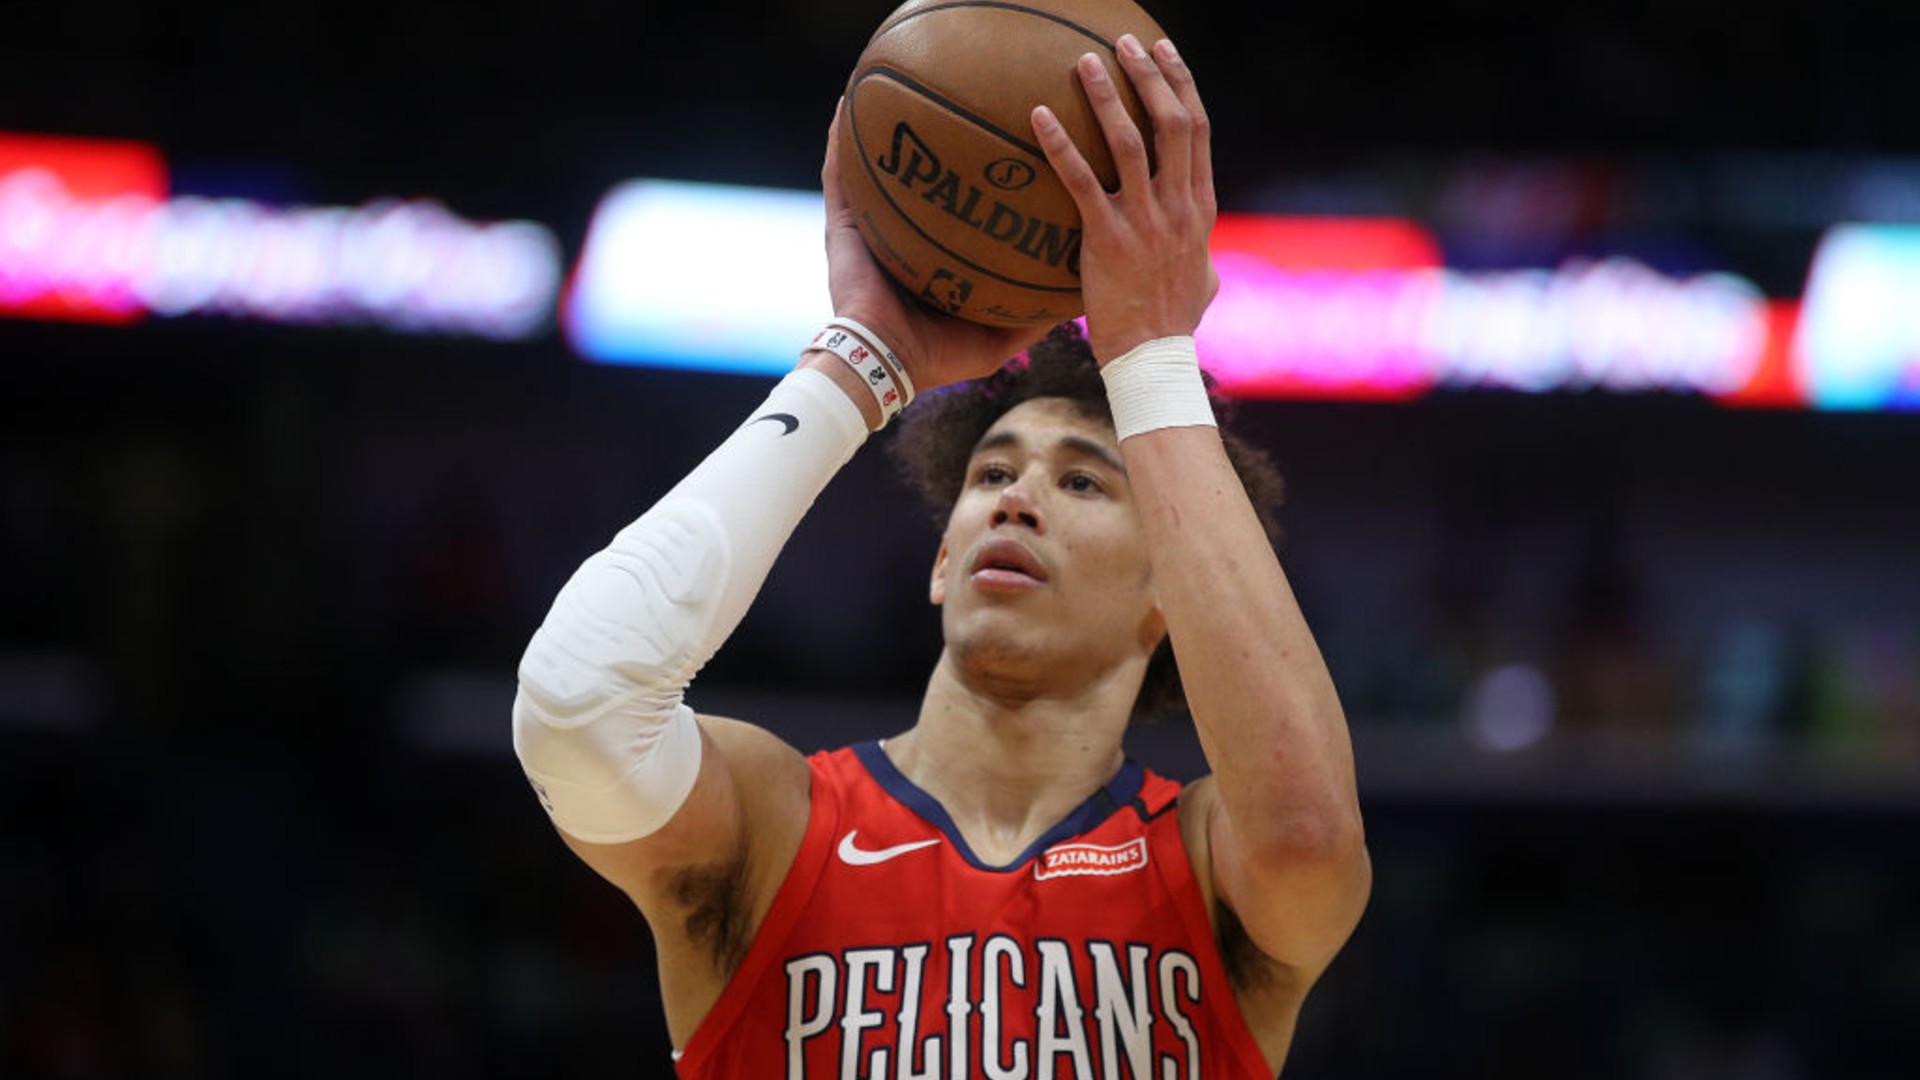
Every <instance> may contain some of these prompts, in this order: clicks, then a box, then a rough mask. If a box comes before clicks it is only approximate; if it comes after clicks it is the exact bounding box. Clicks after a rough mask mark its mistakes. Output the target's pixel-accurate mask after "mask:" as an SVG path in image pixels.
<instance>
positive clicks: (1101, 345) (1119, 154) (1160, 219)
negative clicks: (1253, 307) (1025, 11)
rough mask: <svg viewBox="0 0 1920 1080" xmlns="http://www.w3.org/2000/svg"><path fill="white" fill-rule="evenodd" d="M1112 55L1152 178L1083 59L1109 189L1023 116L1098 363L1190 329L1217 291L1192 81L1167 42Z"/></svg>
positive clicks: (1208, 167) (1206, 160)
mask: <svg viewBox="0 0 1920 1080" xmlns="http://www.w3.org/2000/svg"><path fill="white" fill-rule="evenodd" d="M1114 51H1115V52H1116V53H1117V54H1118V55H1119V57H1120V66H1121V67H1122V68H1123V69H1124V70H1125V71H1126V73H1127V77H1128V78H1129V79H1130V80H1131V81H1132V82H1133V88H1134V91H1135V92H1136V93H1138V94H1139V95H1140V101H1141V104H1142V105H1144V106H1145V107H1146V111H1147V116H1148V118H1149V119H1151V120H1152V121H1153V143H1154V157H1155V158H1156V159H1157V160H1158V163H1159V168H1158V171H1155V170H1154V169H1153V167H1152V166H1151V165H1150V164H1149V160H1148V155H1147V145H1146V140H1145V138H1144V137H1143V136H1142V135H1141V133H1140V128H1139V126H1138V125H1136V124H1135V123H1134V122H1133V118H1132V117H1131V116H1129V115H1127V110H1126V107H1125V106H1124V105H1123V104H1122V103H1121V100H1120V91H1119V88H1118V87H1117V86H1115V85H1114V82H1113V80H1112V78H1111V77H1110V76H1109V74H1108V72H1107V69H1106V66H1105V65H1104V64H1102V63H1101V62H1100V60H1099V58H1098V57H1096V56H1094V55H1093V54H1092V53H1088V54H1086V55H1084V56H1082V57H1081V58H1080V63H1079V67H1078V69H1077V70H1078V73H1079V76H1080V85H1081V87H1082V88H1083V89H1084V90H1085V91H1086V95H1087V100H1088V101H1089V102H1091V103H1092V105H1093V111H1094V115H1096V116H1098V117H1099V118H1100V127H1101V130H1102V131H1103V132H1105V134H1106V138H1107V146H1108V148H1109V149H1111V150H1112V152H1113V160H1114V165H1115V167H1116V168H1117V169H1118V170H1119V174H1120V190H1119V191H1116V192H1113V193H1111V194H1109V193H1108V192H1107V191H1106V190H1105V189H1104V188H1102V187H1101V186H1100V180H1099V178H1098V177H1096V176H1095V175H1094V172H1093V169H1092V168H1091V167H1090V166H1088V165H1087V159H1086V158H1085V157H1083V156H1082V155H1081V153H1080V150H1079V148H1078V147H1076V146H1074V145H1073V140H1072V139H1071V138H1070V137H1068V135H1067V132H1066V129H1065V128H1063V127H1061V126H1060V121H1059V120H1058V118H1056V117H1055V116H1054V114H1053V112H1052V110H1050V109H1048V108H1047V107H1046V106H1044V105H1042V106H1039V107H1037V108H1035V109H1034V110H1033V131H1034V135H1035V136H1036V137H1037V138H1038V139H1039V141H1040V147H1041V149H1042V150H1045V151H1046V154H1047V160H1048V161H1049V162H1051V163H1052V165H1053V168H1054V171H1055V172H1057V173H1059V174H1060V179H1061V182H1062V183H1064V184H1065V185H1066V188H1067V192H1068V193H1069V194H1071V195H1072V196H1073V201H1074V203H1075V205H1077V206H1078V207H1079V208H1080V218H1081V228H1082V230H1083V231H1082V234H1081V248H1080V286H1081V289H1082V292H1083V295H1084V296H1085V298H1086V302H1087V340H1088V343H1089V344H1091V345H1092V346H1093V355H1094V356H1095V357H1097V358H1098V359H1099V360H1100V362H1101V363H1103V364H1104V363H1106V362H1107V361H1109V360H1112V359H1114V358H1116V357H1118V356H1120V355H1122V354H1123V353H1125V352H1126V351H1127V350H1129V349H1131V348H1133V347H1134V346H1135V345H1138V344H1140V343H1141V342H1143V341H1151V340H1153V339H1154V338H1162V337H1172V336H1175V335H1179V334H1191V333H1193V331H1194V328H1195V327H1197V326H1199V325H1200V316H1201V315H1203V314H1205V313H1206V310H1207V305H1208V304H1210V303H1212V302H1213V295H1214V293H1215V292H1217V291H1219V288H1220V279H1219V277H1218V276H1217V275H1216V274H1215V273H1214V270H1213V263H1212V260H1211V258H1210V257H1209V256H1208V254H1207V238H1208V237H1209V236H1210V235H1211V234H1212V232H1213V222H1214V218H1215V217H1216V216H1217V214H1218V207H1217V206H1216V204H1215V202H1214V194H1213V144H1212V135H1211V132H1210V130H1209V128H1208V124H1207V112H1206V109H1205V107H1203V106H1202V105H1201V103H1200V92H1199V90H1198V89H1197V88H1195V86H1194V82H1193V73H1192V72H1191V71H1189V70H1188V69H1187V66H1186V64H1185V63H1184V62H1183V61H1182V60H1181V59H1180V56H1179V54H1178V53H1176V52H1175V51H1174V48H1173V43H1172V42H1169V41H1161V42H1159V43H1158V44H1157V45H1155V46H1154V47H1153V49H1152V51H1151V52H1148V51H1147V50H1146V49H1145V48H1143V47H1142V45H1141V43H1140V42H1139V41H1138V40H1137V39H1135V38H1134V37H1133V35H1131V34H1122V35H1121V36H1120V40H1119V41H1117V42H1116V43H1115V45H1114Z"/></svg>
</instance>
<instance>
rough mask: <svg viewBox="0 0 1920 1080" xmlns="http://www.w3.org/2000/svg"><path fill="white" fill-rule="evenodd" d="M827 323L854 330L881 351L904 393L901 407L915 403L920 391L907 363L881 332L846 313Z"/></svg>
mask: <svg viewBox="0 0 1920 1080" xmlns="http://www.w3.org/2000/svg"><path fill="white" fill-rule="evenodd" d="M827 325H828V326H829V327H834V326H837V327H839V328H840V329H842V330H850V331H852V332H853V334H854V336H855V337H858V338H859V339H860V340H862V341H864V342H866V343H867V347H868V348H870V349H872V350H873V351H874V352H877V353H879V354H880V359H881V360H883V361H885V362H886V365H887V367H888V369H889V370H890V372H891V373H892V375H893V379H894V382H895V384H896V385H898V386H899V387H900V392H901V394H902V395H904V400H902V401H901V403H900V407H901V408H903V409H904V408H906V407H907V406H908V405H911V404H913V399H914V398H916V397H918V396H919V393H918V391H916V390H915V389H914V387H913V379H912V378H911V377H910V376H908V374H907V365H905V364H903V363H901V362H900V357H899V356H898V355H896V354H895V353H894V351H893V350H892V349H890V348H888V347H887V343H886V342H884V341H881V340H880V335H879V334H876V333H874V332H873V331H871V330H869V329H867V328H866V327H865V326H863V325H861V324H860V323H857V322H854V321H853V320H852V319H849V318H847V317H846V316H844V315H835V316H834V317H833V318H831V319H828V320H827Z"/></svg>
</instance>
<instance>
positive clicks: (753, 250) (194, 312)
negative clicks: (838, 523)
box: [0, 133, 1920, 410]
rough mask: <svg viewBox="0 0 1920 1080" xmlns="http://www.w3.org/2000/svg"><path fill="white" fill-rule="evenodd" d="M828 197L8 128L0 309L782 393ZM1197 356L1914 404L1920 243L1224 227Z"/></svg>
mask: <svg viewBox="0 0 1920 1080" xmlns="http://www.w3.org/2000/svg"><path fill="white" fill-rule="evenodd" d="M822 228H823V218H822V213H821V207H820V200H819V195H818V193H817V192H805V191H780V190H770V189H763V188H748V187H734V186H723V185H713V184H696V183H685V182H674V181H664V180H633V181H627V182H624V183H620V184H618V185H616V186H615V187H614V188H613V189H612V190H610V191H609V192H608V193H607V194H606V195H605V196H604V197H603V198H602V199H601V201H600V203H599V205H598V207H597V208H596V210H595V211H594V213H593V216H592V220H591V224H590V225H589V227H588V231H587V234H586V236H585V237H584V238H582V239H581V241H580V243H579V253H578V258H577V260H576V262H575V265H574V267H573V269H572V273H571V275H570V278H569V279H568V280H567V281H566V284H565V287H564V288H563V285H562V281H563V265H564V259H563V256H562V243H561V241H560V239H559V238H558V237H556V236H555V235H554V233H553V232H552V230H550V229H549V228H547V227H546V226H544V225H541V224H538V223H536V222H533V221H529V220H513V221H494V222H476V221H469V220H467V219H465V218H462V217H460V216H459V215H457V214H455V213H454V212H452V211H451V210H449V209H447V208H446V207H445V206H443V205H441V204H440V203H439V202H437V201H434V200H430V199H394V198H375V199H371V200H369V201H367V202H364V203H362V204H360V205H357V206H279V205H271V204H267V203H263V202H259V201H254V200H245V199H232V198H220V199H215V198H205V197H199V196H194V195H179V194H175V193H173V192H171V191H170V190H169V178H168V169H167V165H166V162H165V160H164V158H163V157H162V155H161V154H160V152H159V151H158V149H156V148H154V147H151V146H148V145H146V144H142V143H137V142H125V141H110V140H92V139H85V140H83V139H73V138H62V137H53V136H25V135H7V134H4V133H0V315H4V316H12V317H17V318H34V319H54V320H63V321H90V322H102V323H111V324H129V323H135V322H138V321H140V320H142V319H144V318H147V317H150V316H151V317H161V318H177V317H183V316H200V317H208V316H211V317H229V318H247V319H253V320H259V321H265V322H273V323H284V324H291V325H332V324H348V325H367V326H375V327H379V328H384V329H388V330H393V331H396V332H402V333H414V334H453V335H462V336H469V337H476V338H482V339H500V340H512V339H525V338H531V337H539V336H541V335H544V334H546V333H548V332H550V330H551V329H552V328H553V327H554V326H556V325H557V326H558V327H559V329H560V331H561V333H562V335H563V336H564V339H565V341H566V342H567V343H568V345H570V346H571V348H572V350H573V351H574V352H575V353H577V354H578V355H579V356H581V357H583V358H585V359H587V360H590V361H594V362H598V363H612V364H634V365H643V366H663V367H676V368H693V369H701V370H710V371H716V372H721V371H724V372H735V373H762V374H768V375H773V374H778V373H780V372H783V371H785V370H786V369H787V368H788V367H789V366H790V365H791V363H792V360H793V355H794V351H795V349H796V348H797V344H796V343H798V342H803V341H805V340H807V338H808V337H809V336H811V334H812V332H813V331H814V330H815V329H817V328H818V326H819V325H820V323H821V322H823V321H824V320H825V319H826V318H827V317H828V316H829V315H830V314H831V311H830V310H829V301H828V298H827V293H826V285H825V282H826V262H825V256H824V254H823V251H822V247H821V239H820V238H821V232H822ZM1213 249H1214V260H1215V265H1216V266H1217V267H1218V269H1219V272H1220V279H1221V288H1220V295H1219V297H1218V298H1217V299H1216V301H1215V302H1214V304H1213V306H1212V308H1211V309H1210V310H1209V311H1208V313H1207V316H1206V319H1205V321H1204V322H1203V323H1202V324H1201V326H1200V328H1199V330H1198V332H1197V335H1196V336H1197V337H1198V339H1199V344H1200V349H1201V355H1202V357H1203V359H1204V361H1205V363H1206V364H1207V366H1208V367H1209V368H1210V369H1211V370H1212V371H1213V373H1214V374H1215V376H1216V377H1218V378H1219V380H1220V381H1221V384H1222V386H1223V388H1224V389H1225V390H1226V391H1227V392H1229V393H1232V394H1235V395H1239V396H1245V397H1270V398H1321V399H1337V400H1357V401H1407V400H1412V399H1416V398H1419V397H1421V396H1424V395H1427V394H1430V393H1433V392H1435V391H1437V390H1448V389H1500V390H1510V391H1516V392H1524V393H1545V392H1566V391H1602V392H1618V393H1634V392H1646V391H1657V392H1668V393H1682V394H1690V395H1700V396H1704V397H1706V398H1709V399H1712V400H1714V401H1717V402H1720V403H1723V404H1726V405H1730V406H1763V407H1775V408H1818V409H1846V410H1881V409H1900V410H1912V409H1920V227H1915V226H1904V225H1872V224H1838V225H1835V226H1833V227H1831V228H1829V229H1827V230H1826V232H1825V234H1824V236H1823V237H1822V238H1821V240H1820V241H1819V243H1818V245H1817V247H1816V250H1815V251H1814V254H1813V258H1812V260H1811V264H1810V266H1809V269H1808V274H1807V281H1806V286H1805V289H1804V294H1803V296H1801V297H1770V296H1768V295H1766V294H1764V293H1763V292H1762V290H1761V289H1760V288H1759V287H1758V286H1757V285H1755V284H1754V282H1752V281H1751V280H1749V279H1748V278H1746V277H1743V276H1742V275H1741V274H1740V273H1739V272H1738V271H1737V269H1735V268H1727V269H1717V270H1707V271H1690V272H1685V273H1678V272H1673V271H1671V270H1668V269H1662V268H1659V267H1656V266H1654V265H1650V264H1649V263H1648V262H1647V261H1644V260H1643V259H1641V258H1638V257H1635V256H1633V255H1631V254H1627V253H1614V254H1609V253H1605V252H1601V253H1598V254H1588V255H1583V256H1581V257H1578V258H1568V259H1565V260H1563V261H1560V262H1559V263H1557V264H1555V265H1541V266H1521V267H1508V268H1501V269H1491V270H1489V269H1467V268H1461V267H1457V266H1451V265H1449V263H1448V259H1447V256H1446V251H1445V248H1444V245H1443V244H1442V243H1441V241H1440V240H1439V238H1438V237H1437V236H1436V235H1435V234H1434V233H1433V231H1432V230H1431V229H1429V228H1427V227H1426V226H1424V225H1422V224H1421V223H1419V222H1416V221H1414V220H1411V219H1408V218H1399V217H1331V216H1283V215H1253V214H1225V215H1222V217H1221V219H1220V223H1219V227H1218V228H1217V230H1216V231H1215V235H1214V239H1213Z"/></svg>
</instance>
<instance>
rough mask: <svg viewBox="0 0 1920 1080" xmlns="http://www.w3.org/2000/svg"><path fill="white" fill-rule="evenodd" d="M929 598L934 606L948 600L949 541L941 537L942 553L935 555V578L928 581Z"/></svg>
mask: <svg viewBox="0 0 1920 1080" xmlns="http://www.w3.org/2000/svg"><path fill="white" fill-rule="evenodd" d="M927 599H928V600H931V601H933V606H934V607H939V606H940V605H941V604H944V603H946V602H947V541H946V538H945V537H941V539H940V554H938V555H935V556H934V557H933V580H932V581H930V582H928V583H927Z"/></svg>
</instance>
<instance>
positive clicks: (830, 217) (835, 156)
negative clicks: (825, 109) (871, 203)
mask: <svg viewBox="0 0 1920 1080" xmlns="http://www.w3.org/2000/svg"><path fill="white" fill-rule="evenodd" d="M846 111H847V99H846V98H844V97H843V98H841V99H840V104H838V105H836V106H834V109H833V122H832V123H831V124H828V125H827V156H826V159H825V160H824V161H823V162H821V165H820V187H821V189H822V190H823V191H825V192H826V196H827V223H828V226H829V227H831V226H832V224H833V222H834V221H835V219H836V218H838V216H839V213H840V211H841V210H842V209H845V208H846V205H847V195H846V192H844V191H842V190H840V120H841V117H843V116H845V115H846Z"/></svg>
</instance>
